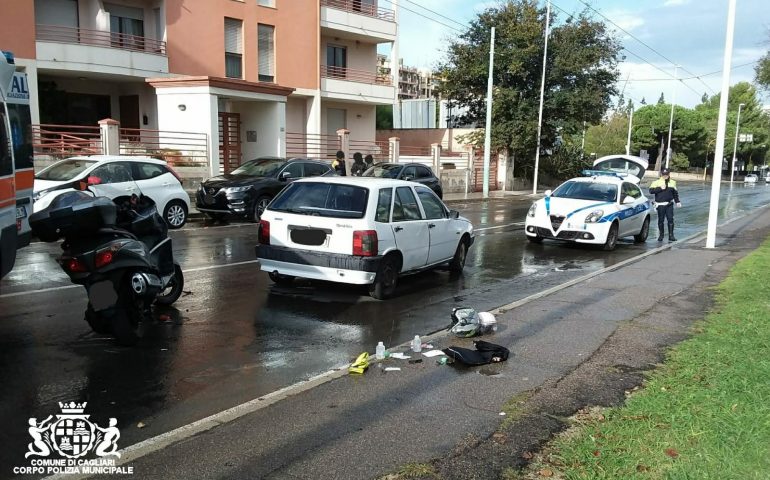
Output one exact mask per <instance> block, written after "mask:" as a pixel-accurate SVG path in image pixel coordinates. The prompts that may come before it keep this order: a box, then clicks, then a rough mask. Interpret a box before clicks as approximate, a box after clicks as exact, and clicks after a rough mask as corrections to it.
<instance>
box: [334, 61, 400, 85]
mask: <svg viewBox="0 0 770 480" xmlns="http://www.w3.org/2000/svg"><path fill="white" fill-rule="evenodd" d="M321 77H323V78H332V79H336V80H348V81H350V82H358V83H368V84H370V85H386V86H390V85H391V79H390V76H388V75H382V74H380V73H374V72H367V71H365V70H355V69H353V68H346V67H334V66H329V65H321Z"/></svg>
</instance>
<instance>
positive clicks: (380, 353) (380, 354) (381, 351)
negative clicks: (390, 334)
mask: <svg viewBox="0 0 770 480" xmlns="http://www.w3.org/2000/svg"><path fill="white" fill-rule="evenodd" d="M374 356H375V357H376V358H377V360H382V359H383V358H385V344H384V343H382V342H379V343H377V348H376V349H375V351H374Z"/></svg>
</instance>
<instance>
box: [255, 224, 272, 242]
mask: <svg viewBox="0 0 770 480" xmlns="http://www.w3.org/2000/svg"><path fill="white" fill-rule="evenodd" d="M257 240H258V241H259V243H260V244H261V245H270V222H268V221H267V220H260V221H259V231H258V232H257Z"/></svg>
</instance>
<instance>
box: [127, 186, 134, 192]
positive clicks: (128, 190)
mask: <svg viewBox="0 0 770 480" xmlns="http://www.w3.org/2000/svg"><path fill="white" fill-rule="evenodd" d="M126 191H127V192H133V191H134V187H126Z"/></svg>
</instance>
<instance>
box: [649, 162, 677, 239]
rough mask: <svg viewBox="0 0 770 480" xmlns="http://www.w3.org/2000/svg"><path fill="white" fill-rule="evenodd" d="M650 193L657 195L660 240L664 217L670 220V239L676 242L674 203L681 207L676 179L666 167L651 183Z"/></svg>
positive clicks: (656, 204) (656, 205)
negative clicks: (672, 178)
mask: <svg viewBox="0 0 770 480" xmlns="http://www.w3.org/2000/svg"><path fill="white" fill-rule="evenodd" d="M650 194H651V195H655V207H656V208H657V210H658V232H659V234H658V241H659V242H662V241H663V232H664V230H663V219H664V218H665V219H666V220H667V221H668V241H669V242H675V241H676V237H674V204H676V206H677V207H681V206H682V203H681V202H680V201H679V192H678V191H677V189H676V180H671V172H670V171H669V169H667V168H664V169H663V170H661V171H660V177H658V179H657V180H655V181H654V182H652V184H651V185H650Z"/></svg>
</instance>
